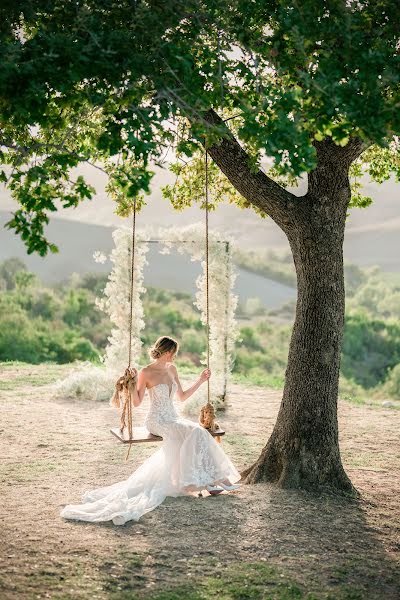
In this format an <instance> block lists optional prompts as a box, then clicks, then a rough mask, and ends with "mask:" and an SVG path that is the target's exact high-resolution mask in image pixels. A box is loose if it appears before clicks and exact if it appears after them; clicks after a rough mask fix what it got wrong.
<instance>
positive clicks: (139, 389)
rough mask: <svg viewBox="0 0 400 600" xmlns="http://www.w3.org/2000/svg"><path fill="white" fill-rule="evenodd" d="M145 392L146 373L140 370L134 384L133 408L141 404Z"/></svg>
mask: <svg viewBox="0 0 400 600" xmlns="http://www.w3.org/2000/svg"><path fill="white" fill-rule="evenodd" d="M145 391H146V373H145V372H144V369H140V371H139V373H138V378H137V383H136V395H135V396H136V397H135V400H134V402H133V404H134V406H139V405H140V404H141V403H142V400H143V397H144V394H145Z"/></svg>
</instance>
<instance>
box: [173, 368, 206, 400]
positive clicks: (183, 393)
mask: <svg viewBox="0 0 400 600" xmlns="http://www.w3.org/2000/svg"><path fill="white" fill-rule="evenodd" d="M171 370H172V374H173V376H174V379H175V381H176V385H177V386H178V389H177V390H176V396H177V398H178V400H180V401H181V402H184V401H185V400H187V399H188V398H190V396H191V395H192V394H194V392H195V391H196V390H198V389H199V387H200V386H201V384H202V383H204V382H205V381H207V379H208V378H209V377H211V371H210V370H209V369H204V371H202V372H201V373H200V376H199V378H198V380H197V381H196V382H195V383H194V384H193V385H192V386H190V388H188V389H187V390H183V389H182V385H181V382H180V381H179V375H178V370H177V368H176V367H175V365H171Z"/></svg>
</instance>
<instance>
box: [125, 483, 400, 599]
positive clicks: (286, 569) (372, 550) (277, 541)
mask: <svg viewBox="0 0 400 600" xmlns="http://www.w3.org/2000/svg"><path fill="white" fill-rule="evenodd" d="M365 503H366V500H365V499H363V498H362V497H361V498H360V499H351V498H344V497H338V496H334V495H331V494H329V493H327V492H323V493H321V494H313V493H310V492H307V491H301V490H300V491H299V490H283V489H279V488H276V487H275V486H274V485H272V484H257V485H251V486H250V485H249V486H243V487H242V488H241V489H240V491H239V492H234V493H231V494H221V495H220V496H216V497H209V496H207V497H204V498H202V499H200V498H167V499H166V500H165V502H164V503H163V504H162V505H160V506H159V507H157V508H156V509H155V510H154V511H152V512H150V513H147V514H146V515H144V516H143V517H142V519H141V520H140V521H139V522H138V523H127V524H125V525H124V526H123V527H121V528H118V531H116V535H117V536H118V538H120V539H121V542H122V541H123V544H124V548H125V551H126V554H125V557H129V555H130V552H132V549H134V547H135V544H134V541H133V540H134V539H135V537H136V536H138V537H141V536H145V539H146V546H147V549H148V555H147V558H146V561H147V565H146V564H141V565H136V567H135V569H134V570H133V571H132V576H133V575H134V573H136V576H139V577H144V578H146V577H148V578H150V579H151V580H152V581H154V582H155V583H154V585H155V586H156V588H157V589H158V588H159V586H161V587H163V589H167V588H168V587H172V588H173V587H175V586H176V585H177V584H179V582H180V581H182V580H183V579H184V578H185V577H186V574H187V571H188V565H190V573H191V576H196V575H198V576H199V577H201V576H202V574H203V575H204V573H205V572H207V573H208V574H213V573H218V572H219V571H220V569H221V568H223V567H224V566H228V565H229V564H230V563H233V562H235V563H236V562H237V561H241V562H242V563H243V564H244V563H256V562H260V561H264V562H266V563H267V564H270V565H272V566H275V567H277V568H279V569H280V570H282V572H283V573H285V575H288V576H290V577H293V579H294V580H295V581H296V582H297V583H298V584H300V585H301V586H303V587H304V590H305V591H307V592H308V591H311V592H314V593H320V594H321V593H325V594H326V593H328V596H327V597H331V598H335V599H336V598H338V599H339V598H349V599H350V598H353V599H354V600H356V599H358V598H360V599H364V598H366V599H367V598H368V600H370V599H374V598H376V599H378V598H379V599H381V598H388V599H389V598H393V599H394V598H397V597H399V595H398V593H399V589H400V587H399V586H400V577H399V576H398V574H396V573H397V565H396V563H395V561H394V560H393V559H392V558H391V557H390V555H388V554H387V553H386V552H385V549H384V546H383V542H382V540H381V539H380V537H379V536H378V535H377V533H376V531H375V530H374V529H373V528H372V527H371V526H370V525H369V523H368V522H367V519H366V513H365ZM205 569H207V571H205ZM146 573H147V575H146ZM125 576H126V573H125ZM329 595H330V596H329ZM143 597H146V596H145V595H144V596H143Z"/></svg>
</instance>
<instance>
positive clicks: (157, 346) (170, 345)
mask: <svg viewBox="0 0 400 600" xmlns="http://www.w3.org/2000/svg"><path fill="white" fill-rule="evenodd" d="M178 349H179V344H178V342H177V341H176V340H175V339H174V338H172V337H169V336H167V335H162V336H161V337H159V338H158V339H157V340H156V341H155V342H154V344H153V345H152V346H150V348H148V349H147V351H148V353H149V356H150V358H154V359H157V358H160V356H162V355H163V354H165V353H166V352H171V350H172V351H173V352H174V353H175V354H176V353H177V352H178Z"/></svg>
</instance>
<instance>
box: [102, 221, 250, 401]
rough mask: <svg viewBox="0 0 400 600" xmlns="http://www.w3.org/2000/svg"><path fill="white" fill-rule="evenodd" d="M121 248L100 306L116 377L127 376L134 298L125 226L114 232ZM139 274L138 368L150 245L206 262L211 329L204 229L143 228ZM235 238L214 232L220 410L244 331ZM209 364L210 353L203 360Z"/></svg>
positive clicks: (215, 380) (214, 387)
mask: <svg viewBox="0 0 400 600" xmlns="http://www.w3.org/2000/svg"><path fill="white" fill-rule="evenodd" d="M113 238H114V243H115V247H114V249H113V250H112V252H111V255H110V260H111V262H112V263H113V265H114V266H113V269H112V271H111V273H110V276H109V280H108V282H107V285H106V287H105V289H104V297H103V298H101V299H99V300H98V301H97V305H98V307H99V308H101V309H102V310H104V311H105V312H107V313H108V314H109V316H110V319H111V322H112V323H113V325H114V327H113V329H112V332H111V335H110V337H109V344H108V346H107V348H106V352H105V356H104V363H105V366H106V368H107V371H109V372H110V373H112V374H113V375H114V376H118V375H120V373H121V369H122V368H123V366H124V365H125V363H126V360H127V356H128V344H129V309H130V303H129V294H130V289H129V288H130V286H129V284H130V269H129V265H130V252H131V231H130V229H129V228H128V227H121V228H119V229H116V230H115V231H114V232H113ZM136 240H137V242H138V243H137V244H136V246H135V271H134V286H133V330H132V358H133V360H132V362H133V364H138V362H139V357H140V353H141V346H142V342H141V339H140V332H141V331H142V329H143V328H144V327H145V322H144V319H143V305H142V300H141V298H142V294H143V293H145V291H146V290H145V288H144V286H143V279H144V268H145V265H146V264H148V262H147V260H146V254H147V252H148V250H149V242H150V241H157V242H159V244H160V253H161V254H167V253H169V252H170V250H171V248H175V249H176V250H177V251H178V252H179V253H180V254H187V255H189V256H190V258H191V260H192V261H196V260H197V261H201V264H202V273H201V274H200V275H199V276H198V277H197V279H196V286H197V292H196V298H195V302H194V304H195V306H196V307H197V308H198V309H199V311H200V314H201V320H202V323H203V324H204V326H205V325H206V293H205V291H206V290H205V284H206V278H205V241H204V225H203V224H202V223H196V224H193V225H189V226H185V227H180V228H175V229H171V228H163V227H160V228H158V229H157V230H154V229H150V228H148V229H143V230H139V231H138V232H137V234H136ZM232 243H233V242H232V239H226V237H225V236H224V238H222V237H221V235H220V234H219V233H218V232H217V231H215V230H212V231H211V232H210V233H209V262H208V269H209V312H210V319H209V324H210V369H211V371H212V374H213V375H212V377H211V379H210V389H211V394H212V398H213V399H214V402H215V405H216V407H217V408H218V407H221V406H222V405H223V404H224V401H225V398H226V393H227V382H228V379H229V375H230V372H231V368H232V363H233V352H234V344H235V340H236V338H237V334H238V330H237V324H236V320H235V309H236V306H237V296H236V295H235V294H234V293H233V285H234V282H235V279H236V273H235V272H234V269H233V265H232V260H231V245H232ZM201 362H202V363H203V364H206V357H205V354H204V356H203V358H202V361H201ZM200 391H201V392H202V393H198V394H197V396H198V397H201V398H202V399H203V396H204V390H202V388H200V390H199V392H200Z"/></svg>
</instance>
